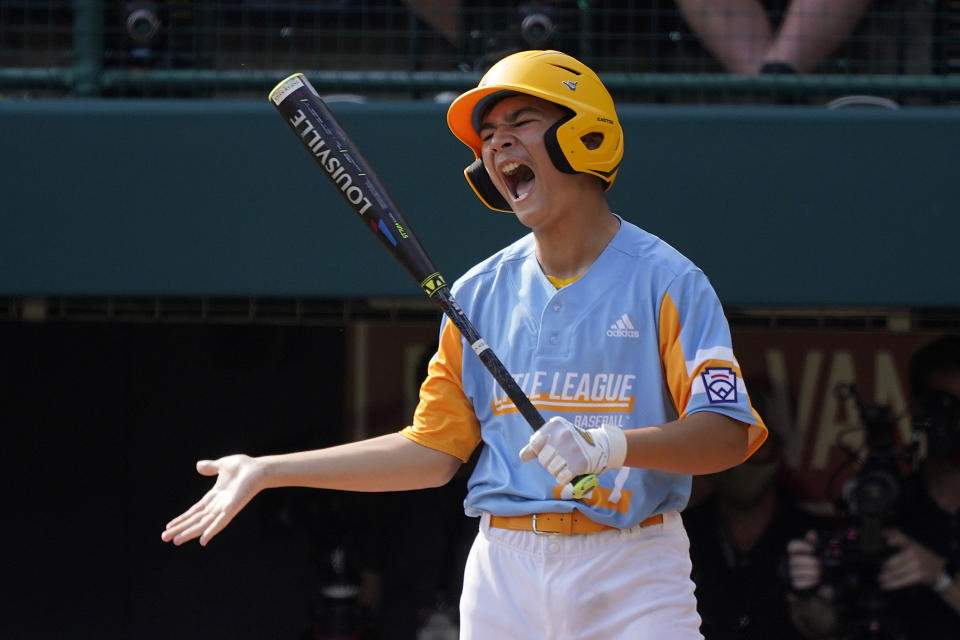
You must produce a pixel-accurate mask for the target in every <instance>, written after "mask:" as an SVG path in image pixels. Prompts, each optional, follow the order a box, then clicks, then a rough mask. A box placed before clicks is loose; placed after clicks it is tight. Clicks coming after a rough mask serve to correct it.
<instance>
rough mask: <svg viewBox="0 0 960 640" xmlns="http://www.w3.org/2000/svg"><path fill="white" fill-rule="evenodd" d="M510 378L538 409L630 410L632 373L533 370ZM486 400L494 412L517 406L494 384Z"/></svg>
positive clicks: (632, 400)
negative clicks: (489, 396)
mask: <svg viewBox="0 0 960 640" xmlns="http://www.w3.org/2000/svg"><path fill="white" fill-rule="evenodd" d="M513 378H514V379H515V380H516V381H517V384H518V385H520V388H521V389H522V390H523V392H524V393H525V394H526V395H527V397H529V398H530V401H531V402H533V404H534V406H536V407H537V408H538V409H540V410H550V411H571V412H602V413H611V412H630V411H632V410H633V403H634V399H635V398H634V395H633V385H634V382H635V381H636V379H637V376H636V375H635V374H632V373H580V372H576V371H568V372H566V373H561V372H560V371H554V372H548V371H534V372H533V373H530V372H526V373H515V374H513ZM493 398H494V399H493V401H492V402H491V403H490V405H491V407H492V408H493V412H494V415H502V414H504V413H513V412H515V411H516V410H517V408H516V406H514V404H513V402H512V401H511V400H510V398H509V397H507V395H506V394H505V393H504V392H503V390H502V389H500V387H499V386H497V387H496V389H495V392H494V396H493Z"/></svg>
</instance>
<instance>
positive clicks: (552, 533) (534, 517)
mask: <svg viewBox="0 0 960 640" xmlns="http://www.w3.org/2000/svg"><path fill="white" fill-rule="evenodd" d="M531 518H532V521H533V525H532V528H533V532H534V533H535V534H537V535H538V536H559V535H560V532H559V531H540V530H539V529H537V514H536V513H535V514H533V515H532V516H531Z"/></svg>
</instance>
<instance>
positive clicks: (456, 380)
mask: <svg viewBox="0 0 960 640" xmlns="http://www.w3.org/2000/svg"><path fill="white" fill-rule="evenodd" d="M462 367H463V341H462V340H461V338H460V331H459V330H458V329H457V327H456V325H454V324H453V323H452V322H446V323H444V327H443V330H442V331H441V332H440V346H439V347H438V349H437V355H436V356H434V358H433V360H431V361H430V365H429V367H428V369H427V378H426V380H424V381H423V384H422V385H420V402H419V403H418V404H417V410H416V411H415V412H414V414H413V424H412V425H411V426H409V427H406V428H405V429H403V430H402V431H401V432H400V433H401V434H402V435H404V436H406V437H407V438H410V439H411V440H413V441H414V442H416V443H418V444H422V445H423V446H425V447H429V448H431V449H436V450H438V451H443V452H444V453H449V454H450V455H452V456H456V457H457V458H459V459H460V460H462V461H463V462H466V461H467V460H469V459H470V455H471V454H472V453H473V450H474V449H476V447H477V445H478V444H480V422H479V420H477V416H476V414H475V413H474V411H473V404H471V402H470V400H469V399H467V396H466V395H465V394H464V392H463V384H462V382H461V378H460V374H461V371H462Z"/></svg>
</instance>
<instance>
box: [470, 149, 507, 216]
mask: <svg viewBox="0 0 960 640" xmlns="http://www.w3.org/2000/svg"><path fill="white" fill-rule="evenodd" d="M463 175H464V176H465V177H466V178H467V182H469V183H470V187H471V188H472V189H473V192H474V193H476V194H477V197H478V198H480V200H482V201H483V204H485V205H487V206H488V207H490V208H491V209H493V210H495V211H503V212H505V213H509V212H511V211H513V209H511V208H510V205H509V204H507V201H506V200H505V199H504V197H503V196H502V195H500V192H499V191H497V188H496V187H495V186H494V184H493V180H491V179H490V174H488V173H487V169H486V167H484V166H483V159H482V158H477V159H476V160H474V161H473V162H472V163H471V164H470V165H469V166H468V167H467V168H466V169H464V170H463Z"/></svg>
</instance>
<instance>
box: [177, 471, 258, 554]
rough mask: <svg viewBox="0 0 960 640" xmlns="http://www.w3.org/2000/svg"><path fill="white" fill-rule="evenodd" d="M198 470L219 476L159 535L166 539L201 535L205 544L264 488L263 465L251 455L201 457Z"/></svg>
mask: <svg viewBox="0 0 960 640" xmlns="http://www.w3.org/2000/svg"><path fill="white" fill-rule="evenodd" d="M197 471H198V472H199V473H200V474H201V475H204V476H217V482H216V483H215V484H214V485H213V488H212V489H210V491H208V492H207V493H206V495H204V496H203V498H201V499H200V501H199V502H197V503H196V504H195V505H193V506H192V507H190V508H189V509H188V510H187V511H185V512H183V513H182V514H181V515H179V516H177V517H176V518H174V519H173V520H171V521H170V522H168V523H167V527H166V529H165V530H164V532H163V533H162V534H161V535H160V539H161V540H163V541H164V542H171V541H172V542H173V544H175V545H178V546H179V545H181V544H183V543H184V542H188V541H190V540H193V539H194V538H196V537H198V536H199V538H200V545H201V546H205V545H206V544H207V543H208V542H210V539H211V538H213V536H215V535H217V534H218V533H220V531H222V530H223V528H224V527H226V526H227V524H229V522H230V521H231V520H233V518H234V516H236V515H237V514H238V513H239V512H240V510H241V509H243V508H244V507H245V506H246V505H247V503H248V502H250V500H252V499H253V497H254V496H255V495H257V494H258V493H259V492H260V491H261V490H262V489H263V486H262V479H263V469H262V467H261V465H260V464H259V463H258V462H257V460H255V459H254V458H251V457H249V456H245V455H233V456H227V457H225V458H220V459H219V460H201V461H199V462H197Z"/></svg>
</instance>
